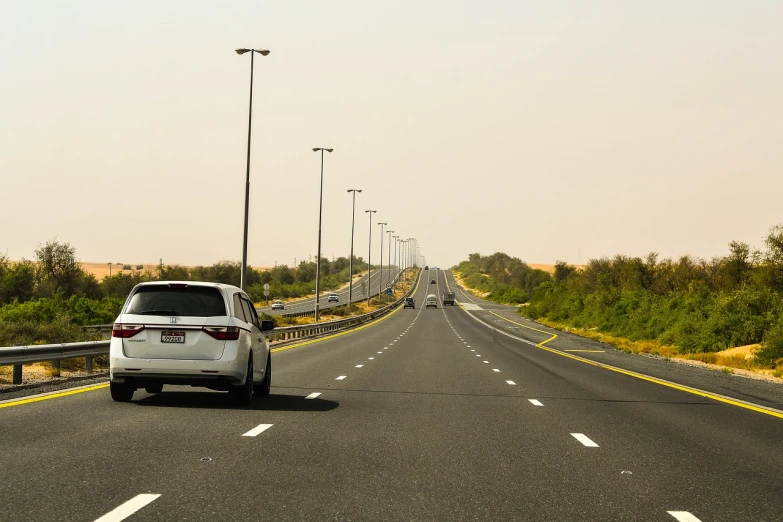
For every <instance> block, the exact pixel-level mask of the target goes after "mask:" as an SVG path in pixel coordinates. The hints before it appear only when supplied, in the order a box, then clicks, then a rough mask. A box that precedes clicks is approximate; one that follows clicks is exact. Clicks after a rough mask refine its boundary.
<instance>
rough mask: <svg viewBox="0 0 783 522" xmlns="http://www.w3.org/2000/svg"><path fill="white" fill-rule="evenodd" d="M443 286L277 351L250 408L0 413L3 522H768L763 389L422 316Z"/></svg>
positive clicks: (184, 402) (77, 403)
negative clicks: (665, 373)
mask: <svg viewBox="0 0 783 522" xmlns="http://www.w3.org/2000/svg"><path fill="white" fill-rule="evenodd" d="M433 278H434V279H436V284H430V282H429V281H430V280H431V279H433ZM447 285H449V286H453V281H452V280H450V282H447V279H446V276H445V274H444V273H443V272H441V271H437V272H435V271H430V273H427V272H426V271H425V272H424V274H423V276H422V279H421V281H420V284H419V286H418V288H417V290H416V293H415V297H416V305H417V306H416V308H415V309H398V310H397V311H395V312H394V313H393V314H391V315H388V316H386V317H385V318H383V319H381V320H379V321H378V322H376V323H374V324H371V325H369V326H365V327H363V328H361V329H357V330H354V331H352V332H348V333H343V334H338V335H336V336H333V337H331V338H326V339H324V340H322V341H320V342H315V343H310V344H307V345H304V346H300V347H294V348H290V347H287V348H286V349H284V350H280V351H276V352H275V353H274V355H273V388H272V395H271V396H270V397H269V398H267V399H257V400H256V401H254V403H253V404H252V405H251V406H250V407H248V408H238V407H234V406H231V405H230V403H229V402H228V400H227V397H226V395H225V394H223V393H220V392H210V391H202V390H199V389H191V388H185V387H166V388H165V389H164V392H163V393H161V394H157V395H149V394H146V393H144V392H143V391H140V392H137V395H136V396H135V397H134V401H133V402H132V403H127V404H120V403H114V402H112V400H111V398H110V397H109V392H108V389H106V388H105V387H99V388H97V389H89V388H88V389H86V391H85V390H75V391H78V393H74V394H71V395H67V396H55V397H52V396H47V397H45V398H44V397H41V398H40V399H44V400H38V401H35V402H19V400H18V399H17V400H13V401H11V402H5V403H0V441H2V448H3V456H2V465H1V466H0V498H2V503H3V511H2V513H3V518H5V519H8V520H36V521H47V520H68V521H71V520H74V521H82V520H83V521H89V520H98V519H100V520H102V521H103V522H105V521H109V520H113V521H116V520H123V519H124V517H125V516H127V517H128V518H127V519H128V520H133V521H137V520H138V521H158V520H210V521H214V520H276V521H277V520H532V521H541V520H544V521H548V520H553V521H554V520H557V521H563V520H574V521H583V520H597V521H604V520H641V521H656V520H660V521H667V520H668V521H673V520H680V521H690V522H693V521H698V520H701V521H704V522H706V521H732V522H734V521H745V520H751V521H779V520H781V517H782V515H783V499H782V498H781V492H782V491H783V478H782V477H783V474H781V472H780V470H781V469H783V450H781V441H783V429H782V427H783V413H780V412H778V411H776V410H772V409H767V408H764V407H763V406H765V405H766V404H761V402H764V403H769V402H770V401H772V402H773V403H774V400H776V398H775V393H774V392H772V391H769V392H767V395H765V396H763V397H761V398H760V399H758V400H754V401H748V402H739V400H737V399H742V400H745V399H746V398H747V397H746V396H743V397H736V396H735V398H734V399H731V398H729V396H728V395H727V396H726V397H723V398H722V399H721V397H719V396H718V395H713V394H711V393H709V392H703V393H702V394H701V395H700V394H697V393H696V391H694V390H691V389H689V388H684V387H681V386H679V385H677V384H672V383H669V384H666V383H663V382H662V381H658V380H657V379H655V378H653V377H648V378H642V377H640V374H638V373H634V372H638V371H639V370H638V369H637V370H633V371H626V370H623V372H625V373H623V372H621V371H618V369H619V368H618V369H611V368H608V367H603V366H598V365H597V363H596V361H594V360H591V359H587V358H586V357H587V356H591V357H596V358H598V357H602V356H606V354H607V353H609V352H608V351H607V352H604V355H602V354H601V353H598V352H595V353H592V354H591V353H589V352H566V351H564V350H565V349H571V348H567V346H572V345H571V344H568V343H575V341H573V340H570V339H567V338H566V337H567V336H565V335H562V336H561V335H558V337H556V338H554V339H552V340H550V341H548V342H546V343H545V344H543V345H542V344H541V343H542V342H543V341H545V340H546V339H547V338H548V337H551V336H547V337H545V333H546V332H545V333H538V332H535V331H533V330H529V331H527V332H526V333H525V334H524V335H526V336H529V337H531V338H532V337H533V335H534V334H535V335H538V336H539V337H538V338H536V339H535V342H534V341H531V340H530V339H528V338H527V337H523V335H522V334H520V332H519V330H513V329H510V330H508V331H507V330H503V329H501V328H499V327H497V326H495V324H494V323H490V322H487V321H486V320H485V319H488V317H487V316H489V317H492V318H497V317H495V316H494V315H492V314H489V313H486V312H485V311H484V310H475V309H473V311H470V310H466V309H463V308H462V307H461V306H454V307H446V308H443V307H441V306H439V307H438V308H437V309H421V308H420V307H419V305H420V304H421V303H422V302H423V300H424V297H425V295H426V294H428V293H433V294H436V295H440V294H441V293H442V292H443V291H445V290H446V288H447ZM457 300H458V301H460V302H461V303H462V302H463V301H464V302H465V303H470V301H469V300H468V299H467V298H466V297H463V298H460V296H458V298H457ZM482 304H484V303H481V304H479V302H477V303H474V304H473V306H475V307H478V308H483V307H482ZM484 305H485V306H487V307H489V306H490V305H488V304H484ZM466 308H472V307H471V306H466ZM500 310H501V311H503V312H504V313H506V312H508V311H509V310H508V309H506V310H503V309H502V308H501V309H500ZM493 311H494V310H493ZM479 316H481V317H479ZM517 317H518V316H516V317H515V316H509V318H510V319H512V320H514V321H517V320H518V319H517ZM498 319H499V318H498ZM479 320H481V321H482V322H479ZM499 320H501V321H502V320H503V319H499ZM506 322H507V321H506ZM508 324H509V325H511V326H516V325H514V324H513V323H508ZM532 324H535V323H532ZM534 327H535V326H534ZM521 330H525V329H524V328H521ZM504 332H505V333H504ZM509 335H513V336H514V337H516V338H514V337H510V336H509ZM553 335H555V334H553ZM542 339H543V340H542ZM561 344H562V346H561ZM545 348H549V349H551V350H552V351H550V350H548V349H545ZM583 356H584V357H583ZM638 359H642V358H638ZM644 359H646V358H644ZM618 360H619V359H618ZM626 360H629V361H630V360H633V359H632V356H627V357H626ZM612 362H613V363H617V360H614V359H613V360H612ZM621 362H622V361H621ZM602 364H603V363H602ZM710 375H712V376H715V377H730V376H719V375H717V374H716V372H711V373H709V374H708V375H707V377H709V376H710ZM677 377H678V376H677V375H675V376H674V377H671V379H670V380H671V381H676V378H677ZM735 379H738V378H736V377H735ZM680 384H685V385H689V386H693V383H690V384H689V383H680ZM104 386H105V385H104ZM675 386H676V387H675ZM726 393H727V394H728V393H729V391H726ZM705 394H706V396H705ZM711 397H715V398H711ZM719 399H720V400H719ZM28 400H29V399H28ZM750 402H752V403H753V404H758V406H753V405H752V404H750ZM101 517H104V518H101Z"/></svg>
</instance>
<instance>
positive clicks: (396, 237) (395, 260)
mask: <svg viewBox="0 0 783 522" xmlns="http://www.w3.org/2000/svg"><path fill="white" fill-rule="evenodd" d="M399 238H400V236H394V265H395V266H396V267H397V274H396V276H397V277H396V278H395V279H397V281H398V282H399V275H400V262H399V261H398V260H397V243H398V242H399V240H400V239H399Z"/></svg>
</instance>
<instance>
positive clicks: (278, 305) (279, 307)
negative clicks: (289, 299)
mask: <svg viewBox="0 0 783 522" xmlns="http://www.w3.org/2000/svg"><path fill="white" fill-rule="evenodd" d="M272 310H285V304H283V301H281V300H279V299H278V300H277V301H275V302H273V303H272Z"/></svg>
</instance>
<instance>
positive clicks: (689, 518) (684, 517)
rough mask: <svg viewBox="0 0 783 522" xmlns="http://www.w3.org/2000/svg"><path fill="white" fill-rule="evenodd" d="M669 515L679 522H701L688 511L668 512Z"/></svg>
mask: <svg viewBox="0 0 783 522" xmlns="http://www.w3.org/2000/svg"><path fill="white" fill-rule="evenodd" d="M667 513H668V514H670V515H671V516H673V517H674V518H676V519H677V520H679V521H680V522H701V520H699V519H698V518H696V517H694V516H693V515H692V514H690V513H689V512H687V511H667Z"/></svg>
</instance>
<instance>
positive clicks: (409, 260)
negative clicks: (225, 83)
mask: <svg viewBox="0 0 783 522" xmlns="http://www.w3.org/2000/svg"><path fill="white" fill-rule="evenodd" d="M269 52H270V51H269V50H267V49H237V50H236V53H237V54H239V55H242V54H245V53H250V106H249V110H248V122H247V167H246V172H245V220H244V234H243V238H242V267H241V273H240V282H239V285H240V287H241V288H242V290H245V289H246V286H247V235H248V213H249V204H250V136H251V131H252V125H253V65H254V57H255V55H256V53H257V54H260V55H261V56H267V55H269ZM333 150H334V149H329V148H326V147H315V148H313V152H320V153H321V188H320V197H319V203H318V256H317V258H316V265H315V321H316V322H317V321H318V315H319V305H320V297H321V223H322V217H323V201H324V152H330V153H331V152H332V151H333ZM361 191H362V190H361V189H348V192H349V193H351V194H352V210H351V257H350V258H349V269H348V270H349V272H350V275H349V280H350V282H349V284H348V304H349V305H350V304H351V303H352V302H353V244H354V229H355V221H356V219H355V218H356V193H357V192H361ZM376 212H377V211H376V210H365V213H367V214H368V216H369V219H370V234H369V236H370V237H369V247H368V249H369V250H368V253H367V265H368V272H367V283H368V285H367V288H368V292H367V303H368V304H369V302H370V291H369V288H370V287H369V283H370V281H371V275H372V265H371V259H372V215H373V214H375V213H376ZM378 225H380V226H381V254H380V263H379V277H378V295H379V296H380V295H381V293H382V291H383V290H382V284H383V277H382V276H383V227H384V226H386V225H388V223H385V222H384V223H378ZM387 233H388V234H389V248H388V250H389V253H388V256H389V259H388V276H387V277H388V279H389V280H390V279H391V239H392V234H393V233H394V230H387ZM393 237H394V239H395V244H394V257H395V260H397V243H398V242H399V243H400V254H401V258H400V260H397V270H398V273H399V271H400V263H401V261H402V260H404V261H405V268H407V267H408V266H413V265H415V264H416V263H415V258H414V257H413V256H412V253H413V249H412V248H410V247H411V246H412V245H416V249H418V244H417V243H416V240H415V238H408V239H401V237H400V236H399V235H396V236H393ZM403 245H404V247H405V249H406V254H405V256H402V248H403Z"/></svg>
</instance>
